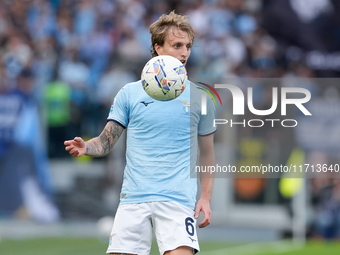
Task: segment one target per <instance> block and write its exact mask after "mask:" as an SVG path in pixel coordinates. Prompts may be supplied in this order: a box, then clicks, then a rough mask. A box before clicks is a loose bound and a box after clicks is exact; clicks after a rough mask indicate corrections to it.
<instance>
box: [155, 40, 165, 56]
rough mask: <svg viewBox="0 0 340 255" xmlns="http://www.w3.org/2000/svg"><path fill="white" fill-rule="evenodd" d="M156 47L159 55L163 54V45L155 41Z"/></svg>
mask: <svg viewBox="0 0 340 255" xmlns="http://www.w3.org/2000/svg"><path fill="white" fill-rule="evenodd" d="M154 48H155V51H156V52H157V54H158V56H159V55H162V48H163V47H162V46H160V45H158V44H157V43H155V46H154Z"/></svg>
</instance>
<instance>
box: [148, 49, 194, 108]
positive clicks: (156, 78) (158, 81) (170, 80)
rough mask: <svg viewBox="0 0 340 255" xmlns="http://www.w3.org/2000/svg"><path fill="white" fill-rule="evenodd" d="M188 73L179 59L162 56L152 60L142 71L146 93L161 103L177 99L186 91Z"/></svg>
mask: <svg viewBox="0 0 340 255" xmlns="http://www.w3.org/2000/svg"><path fill="white" fill-rule="evenodd" d="M186 84H187V71H186V70H185V67H184V65H183V64H182V63H181V61H179V60H178V59H176V58H174V57H171V56H167V55H162V56H157V57H154V58H152V59H150V60H149V61H148V62H147V63H146V65H145V66H144V68H143V71H142V85H143V89H144V90H145V92H146V93H147V94H148V95H149V96H150V97H152V98H154V99H156V100H160V101H168V100H172V99H175V98H176V97H178V96H179V95H180V94H182V92H183V91H184V89H185V86H186Z"/></svg>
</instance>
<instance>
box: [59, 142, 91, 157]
mask: <svg viewBox="0 0 340 255" xmlns="http://www.w3.org/2000/svg"><path fill="white" fill-rule="evenodd" d="M64 145H65V146H66V147H65V150H66V151H68V152H69V153H70V154H71V155H72V156H73V157H80V156H83V155H84V154H85V153H86V144H85V142H84V140H83V139H82V138H81V137H75V138H74V139H73V140H68V141H65V142H64Z"/></svg>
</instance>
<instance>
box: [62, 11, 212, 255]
mask: <svg viewBox="0 0 340 255" xmlns="http://www.w3.org/2000/svg"><path fill="white" fill-rule="evenodd" d="M150 33H151V43H152V50H151V51H152V56H157V55H170V56H173V57H175V58H177V59H179V60H180V61H181V62H182V63H183V64H184V65H185V64H186V62H187V60H188V58H189V56H190V51H191V46H192V44H193V40H194V29H193V28H192V26H191V25H190V24H189V22H188V20H187V17H186V16H183V15H178V14H175V13H174V12H171V13H170V14H168V15H162V16H161V17H160V18H159V19H158V20H157V21H156V22H155V23H153V24H152V25H151V26H150ZM198 93H204V92H202V91H201V90H199V89H198V88H197V87H196V86H195V85H194V84H191V85H190V82H189V81H188V84H187V86H186V89H185V90H184V92H183V93H182V94H181V95H180V96H179V97H178V99H174V100H171V101H166V102H164V101H157V100H154V99H153V98H151V97H149V96H148V95H147V94H146V93H145V91H144V90H143V88H142V84H141V81H137V82H134V83H129V84H127V85H125V86H124V87H123V88H122V89H121V90H120V91H119V92H118V93H117V95H116V97H115V99H114V101H113V104H112V107H111V110H110V113H109V116H108V122H107V124H106V126H105V128H104V130H103V131H102V133H101V134H100V135H99V136H98V137H96V138H93V139H91V140H89V141H87V142H84V141H83V140H82V138H80V137H76V138H74V139H73V140H69V141H65V143H64V144H65V146H66V148H65V149H66V150H67V151H69V153H70V154H72V155H73V156H74V157H79V156H82V155H84V154H87V155H91V156H104V155H106V154H108V153H109V152H110V150H111V149H112V147H113V146H114V144H115V143H116V141H117V139H118V138H119V137H120V135H121V134H122V132H123V130H124V129H125V128H127V149H126V167H125V170H124V181H123V186H122V190H121V195H120V204H119V207H118V209H117V213H116V216H115V221H114V225H113V228H112V232H111V235H110V242H109V247H108V250H107V253H110V254H127V255H128V254H133V255H134V254H138V255H147V254H149V252H150V247H151V242H152V230H153V229H154V232H155V236H156V238H157V243H158V247H159V251H160V254H162V255H163V254H165V255H192V254H194V253H196V252H198V251H199V245H198V241H197V233H196V219H197V218H198V216H199V214H200V212H201V211H202V212H203V213H204V219H203V221H202V222H201V223H200V224H199V227H200V228H203V227H206V226H207V225H209V224H210V218H211V210H210V200H211V193H212V188H213V179H212V178H202V176H201V179H200V181H201V194H200V199H199V200H198V202H197V203H196V193H197V179H195V178H190V172H191V171H192V170H193V169H194V167H195V164H196V158H197V144H198V146H199V149H200V156H199V164H200V165H201V166H213V165H215V156H214V147H213V133H214V132H215V127H213V119H214V117H215V115H214V105H213V103H211V102H212V100H211V101H209V100H208V103H207V109H208V114H206V115H201V113H200V103H199V102H198V101H199V100H200V97H199V98H198V100H196V101H193V100H192V98H190V95H196V94H198ZM190 99H191V100H190ZM188 106H189V107H190V108H191V110H190V111H188ZM209 110H211V111H210V112H209ZM195 204H196V205H195Z"/></svg>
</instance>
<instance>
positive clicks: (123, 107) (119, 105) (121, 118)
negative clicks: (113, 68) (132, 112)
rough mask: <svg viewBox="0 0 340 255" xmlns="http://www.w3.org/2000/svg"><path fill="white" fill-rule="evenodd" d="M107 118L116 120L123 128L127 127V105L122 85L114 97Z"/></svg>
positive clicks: (125, 92) (125, 93)
mask: <svg viewBox="0 0 340 255" xmlns="http://www.w3.org/2000/svg"><path fill="white" fill-rule="evenodd" d="M107 120H108V121H114V122H117V123H118V124H120V125H121V126H123V127H124V128H126V127H127V125H128V123H129V107H128V97H127V91H126V89H125V88H124V87H123V88H122V89H121V90H120V91H119V92H118V93H117V95H116V97H115V98H114V100H113V103H112V105H111V109H110V113H109V116H108V117H107Z"/></svg>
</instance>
